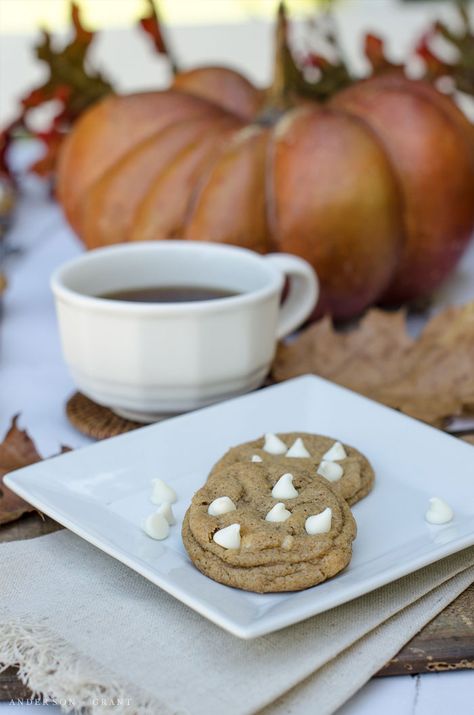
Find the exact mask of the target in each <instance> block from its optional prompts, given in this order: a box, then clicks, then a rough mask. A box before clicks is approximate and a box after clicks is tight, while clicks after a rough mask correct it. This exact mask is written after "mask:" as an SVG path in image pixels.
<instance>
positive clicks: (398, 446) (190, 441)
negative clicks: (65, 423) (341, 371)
mask: <svg viewBox="0 0 474 715" xmlns="http://www.w3.org/2000/svg"><path fill="white" fill-rule="evenodd" d="M270 431H271V432H290V431H295V432H297V431H306V432H315V433H319V434H327V435H330V436H334V437H337V438H338V439H340V440H341V441H343V442H346V443H348V444H352V445H354V446H355V447H357V448H358V449H360V450H361V451H362V452H364V454H366V455H367V457H368V458H369V459H370V461H371V462H372V464H373V467H374V469H375V472H376V475H377V476H376V484H375V488H374V490H373V492H372V493H371V494H370V495H369V496H368V497H367V498H366V499H364V500H363V501H361V502H360V503H359V504H357V505H356V506H355V507H354V514H355V517H356V520H357V523H358V527H359V533H358V536H357V539H356V541H355V542H354V556H353V559H352V561H351V563H350V565H349V566H348V568H346V569H345V571H343V572H342V573H341V574H339V575H338V576H336V577H335V578H333V579H331V580H329V581H326V582H325V583H323V584H320V585H319V586H315V587H314V588H310V589H307V590H306V591H300V592H297V593H286V594H265V595H261V594H254V593H248V592H245V591H240V590H237V589H233V588H230V587H227V586H222V585H220V584H218V583H215V582H214V581H212V580H211V579H209V578H207V577H206V576H203V575H202V574H201V573H200V572H199V571H198V570H197V569H196V568H195V567H194V566H193V565H192V563H191V562H190V560H189V558H188V557H187V555H186V552H185V550H184V548H183V545H182V542H181V535H180V528H181V521H182V518H183V516H184V513H185V511H186V508H187V506H188V504H189V502H190V500H191V497H192V495H193V493H194V492H195V491H196V490H197V489H198V487H200V486H201V485H202V484H203V483H204V481H205V480H206V477H207V474H208V472H209V470H210V468H211V466H212V465H213V463H214V462H216V461H217V459H218V458H219V457H220V456H221V455H222V454H223V453H224V452H225V451H226V450H227V449H228V447H230V446H231V445H234V444H238V443H240V442H245V441H247V440H250V439H254V438H256V437H258V436H259V435H261V434H262V433H263V432H270ZM157 476H159V477H162V478H163V479H164V480H165V481H166V482H168V483H169V484H171V485H172V486H173V487H174V488H175V489H176V492H177V494H178V502H177V504H176V505H175V507H176V508H175V514H176V516H177V520H178V523H177V525H176V526H174V527H172V529H171V536H170V537H169V538H168V539H167V540H166V541H161V542H160V541H153V540H152V539H150V538H149V537H147V536H146V535H145V534H144V533H143V531H142V529H141V526H140V525H141V523H142V520H143V519H144V517H145V516H147V515H148V514H149V513H151V511H153V506H152V504H151V503H150V500H149V498H150V492H151V488H150V480H151V479H152V478H153V477H157ZM5 482H6V484H7V486H8V487H10V488H11V489H12V490H13V491H15V492H17V494H19V495H20V496H22V497H24V498H25V499H26V500H27V501H29V502H31V503H32V504H33V505H34V506H36V507H37V508H38V509H40V510H41V511H43V512H44V513H46V514H49V516H51V517H53V519H56V520H57V521H58V522H60V523H61V524H63V525H64V526H66V527H67V528H68V529H70V530H71V531H74V532H75V533H76V534H79V536H82V537H83V538H84V539H86V540H87V541H90V542H91V543H92V544H94V545H95V546H98V547H99V548H100V549H103V551H105V552H106V553H108V554H110V555H111V556H114V557H115V558H117V559H118V560H119V561H122V562H123V563H125V564H127V565H128V566H130V568H132V569H134V570H135V571H137V572H138V573H140V574H142V575H143V576H145V577H146V578H148V579H149V580H150V581H152V582H153V583H155V584H156V585H157V586H160V587H161V588H162V589H164V590H165V591H168V593H170V594H172V595H173V596H175V597H176V598H178V599H179V600H181V601H182V602H183V603H185V604H187V605H188V606H190V607H191V608H194V609H195V610H196V611H198V613H201V614H202V615H203V616H205V617H206V618H209V619H210V620H211V621H214V623H217V624H218V625H219V626H222V628H225V629H226V630H228V631H230V632H231V633H233V634H234V635H236V636H239V637H240V638H255V637H256V636H261V635H263V634H265V633H270V632H272V631H275V630H278V629H279V628H283V627H284V626H288V625H290V624H292V623H296V622H298V621H301V620H303V619H305V618H308V617H309V616H312V615H314V614H316V613H320V612H322V611H325V610H327V609H329V608H333V607H334V606H337V605H339V604H341V603H344V602H346V601H349V600H351V599H353V598H356V597H357V596H360V595H362V594H364V593H368V592H369V591H372V590H373V589H375V588H378V587H379V586H382V585H384V584H386V583H389V582H390V581H393V580H394V579H397V578H400V577H401V576H404V575H406V574H408V573H410V572H412V571H415V570H416V569H419V568H421V567H422V566H425V565H427V564H430V563H432V562H433V561H436V560H437V559H440V558H442V557H444V556H447V555H449V554H452V553H454V552H456V551H459V550H460V549H463V548H465V547H467V546H470V545H472V544H474V448H473V447H472V446H471V445H469V444H466V443H464V442H462V441H460V440H458V439H456V438H454V437H451V436H449V435H447V434H444V433H442V432H440V431H439V430H436V429H433V428H431V427H428V426H427V425H424V424H422V423H421V422H417V421H416V420H413V419H411V418H409V417H406V416H404V415H402V414H400V413H398V412H395V411H394V410H391V409H389V408H387V407H384V406H382V405H379V404H377V403H375V402H372V401H371V400H367V399H365V398H364V397H361V396H360V395H357V394H356V393H354V392H350V391H349V390H345V389H343V388H341V387H338V386H337V385H334V384H332V383H330V382H326V381H325V380H322V379H320V378H317V377H313V376H305V377H301V378H297V379H295V380H290V381H288V382H285V383H283V384H280V385H276V386H274V387H269V388H266V389H264V390H260V391H258V392H254V393H252V394H250V395H246V396H244V397H239V398H236V399H233V400H229V401H228V402H225V403H221V404H219V405H215V406H212V407H208V408H206V409H203V410H199V411H196V412H192V413H190V414H187V415H183V416H181V417H176V418H174V419H170V420H167V421H165V422H161V423H159V424H155V425H152V426H149V427H144V428H143V429H139V430H136V431H134V432H129V433H128V434H125V435H122V436H120V437H115V438H113V439H109V440H106V441H104V442H100V443H98V444H94V445H92V446H90V447H86V448H84V449H80V450H78V451H76V452H70V453H68V454H64V455H62V456H59V457H55V458H54V459H49V460H47V461H45V462H40V463H38V464H34V465H32V466H31V467H26V468H24V469H21V470H18V471H16V472H13V473H10V474H9V475H8V476H7V477H6V478H5ZM431 496H441V497H444V498H445V499H446V500H447V501H448V503H449V504H450V505H451V506H452V507H453V509H454V511H455V518H454V520H453V521H452V522H451V523H450V524H447V525H445V526H437V527H434V526H430V525H429V524H427V523H426V522H425V520H424V513H425V511H426V509H427V506H428V499H429V497H431Z"/></svg>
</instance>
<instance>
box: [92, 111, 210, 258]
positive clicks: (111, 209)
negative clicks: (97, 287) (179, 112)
mask: <svg viewBox="0 0 474 715" xmlns="http://www.w3.org/2000/svg"><path fill="white" fill-rule="evenodd" d="M214 121H215V119H214V117H193V118H191V119H183V120H181V121H180V122H178V123H176V124H171V125H167V126H165V127H163V128H162V129H161V130H159V131H158V132H156V133H155V134H153V135H152V136H150V137H148V138H147V139H144V140H143V141H141V142H139V143H137V144H135V145H134V146H133V147H132V148H131V149H130V150H129V151H128V152H126V154H124V155H123V156H122V157H121V158H120V159H119V160H118V161H116V162H115V163H114V164H113V165H112V166H111V167H110V168H109V169H108V170H107V171H106V172H105V173H104V174H103V175H102V176H101V177H100V178H99V179H98V180H97V181H96V182H95V183H94V184H93V185H92V186H91V188H90V189H89V191H88V192H86V195H85V197H84V200H83V202H82V220H81V223H82V226H83V238H84V241H85V242H86V244H87V245H88V246H90V247H93V246H95V245H104V244H109V243H115V242H116V241H127V240H129V234H130V231H131V229H132V227H133V221H134V218H135V214H136V211H137V208H138V206H139V204H140V201H141V199H142V198H143V196H144V195H145V193H146V191H147V187H146V185H144V184H146V183H147V179H148V185H150V184H151V183H152V182H153V181H154V179H155V178H156V176H157V174H159V172H160V171H162V170H163V166H164V165H166V164H167V163H168V162H170V161H173V159H174V158H175V157H176V155H177V154H178V153H179V151H180V150H181V149H183V148H184V147H186V146H188V145H190V144H191V143H192V142H193V141H194V140H195V139H196V137H197V136H202V132H203V130H205V129H206V127H207V126H209V125H210V124H211V123H213V122H214ZM180 136H181V137H182V141H181V142H180ZM140 187H141V188H142V190H141V192H140ZM139 194H140V195H139Z"/></svg>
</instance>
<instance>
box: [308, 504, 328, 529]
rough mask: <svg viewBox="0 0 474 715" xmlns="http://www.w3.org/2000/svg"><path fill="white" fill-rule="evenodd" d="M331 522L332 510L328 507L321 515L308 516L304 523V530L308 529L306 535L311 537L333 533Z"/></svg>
mask: <svg viewBox="0 0 474 715" xmlns="http://www.w3.org/2000/svg"><path fill="white" fill-rule="evenodd" d="M331 522H332V509H330V508H329V507H326V509H325V510H324V511H322V512H321V513H320V514H314V515H313V516H308V518H307V519H306V521H305V523H304V528H305V529H306V533H307V534H309V535H310V536H314V534H327V532H328V531H331Z"/></svg>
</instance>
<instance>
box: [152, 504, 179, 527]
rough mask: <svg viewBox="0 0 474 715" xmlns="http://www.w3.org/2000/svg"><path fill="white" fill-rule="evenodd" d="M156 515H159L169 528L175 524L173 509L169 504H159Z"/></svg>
mask: <svg viewBox="0 0 474 715" xmlns="http://www.w3.org/2000/svg"><path fill="white" fill-rule="evenodd" d="M156 513H157V514H161V516H164V517H165V519H166V521H167V522H168V524H169V525H170V526H173V524H176V519H175V518H174V514H173V507H172V506H171V504H170V503H169V502H164V503H163V504H161V505H160V506H159V507H158V509H157V510H156Z"/></svg>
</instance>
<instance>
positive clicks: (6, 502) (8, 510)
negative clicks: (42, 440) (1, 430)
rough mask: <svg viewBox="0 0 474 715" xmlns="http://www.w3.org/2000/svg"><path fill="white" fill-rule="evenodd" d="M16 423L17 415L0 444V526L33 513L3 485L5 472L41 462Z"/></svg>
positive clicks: (31, 509)
mask: <svg viewBox="0 0 474 715" xmlns="http://www.w3.org/2000/svg"><path fill="white" fill-rule="evenodd" d="M17 421H18V415H15V417H14V418H13V419H12V424H11V427H10V429H9V430H8V432H7V434H6V437H5V439H4V440H3V442H2V443H0V524H6V523H7V522H9V521H14V520H15V519H19V518H20V516H22V515H23V514H26V512H28V511H35V508H34V506H31V504H28V503H27V502H26V501H24V500H23V499H21V498H20V497H19V496H17V495H16V494H14V493H13V492H12V491H11V490H10V489H8V487H6V486H5V484H4V483H3V477H4V476H5V474H7V472H11V471H13V470H14V469H20V468H21V467H26V466H28V464H34V463H35V462H39V461H40V460H41V457H40V455H39V454H38V452H37V451H36V447H35V445H34V442H33V441H32V440H31V438H30V437H29V435H28V433H27V432H26V431H24V430H20V429H19V428H18V427H17Z"/></svg>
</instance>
